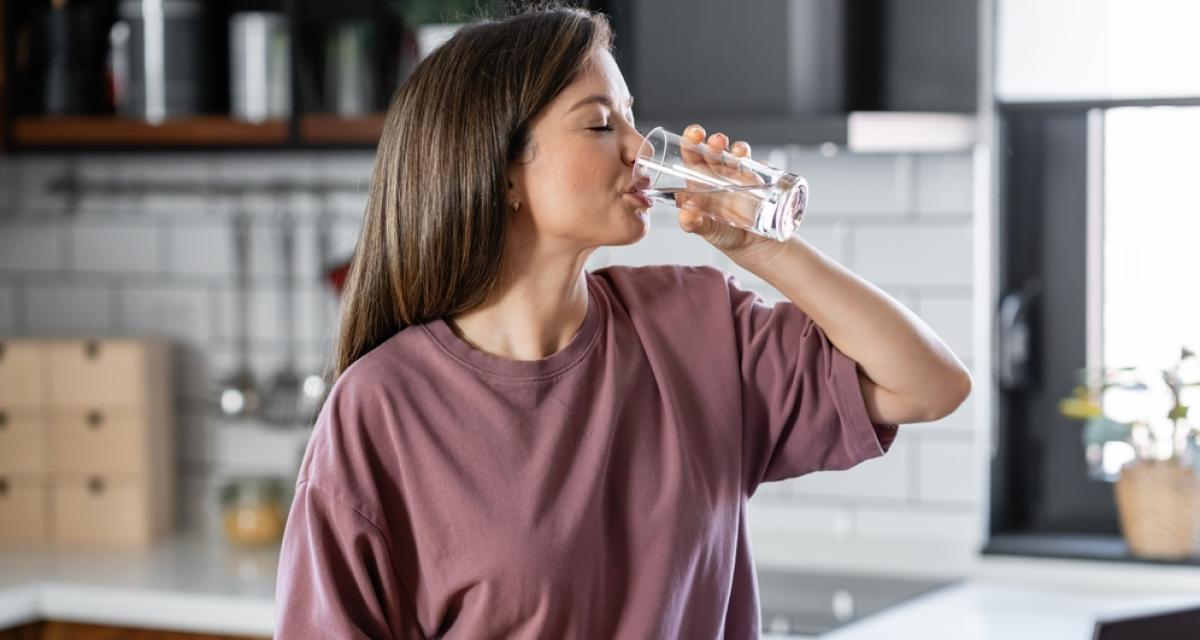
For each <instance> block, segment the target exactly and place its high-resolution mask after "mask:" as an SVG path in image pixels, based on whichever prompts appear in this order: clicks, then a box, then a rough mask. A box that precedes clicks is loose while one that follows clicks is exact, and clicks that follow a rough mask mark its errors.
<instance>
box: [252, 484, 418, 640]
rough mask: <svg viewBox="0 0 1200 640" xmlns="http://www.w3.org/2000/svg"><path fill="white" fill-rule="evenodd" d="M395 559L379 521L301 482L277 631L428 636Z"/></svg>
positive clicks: (284, 560) (282, 574)
mask: <svg viewBox="0 0 1200 640" xmlns="http://www.w3.org/2000/svg"><path fill="white" fill-rule="evenodd" d="M392 561H393V558H392V554H391V551H390V550H389V548H388V545H387V542H386V538H385V537H384V535H383V532H382V531H381V530H380V529H379V528H378V527H377V526H376V525H375V524H374V523H372V522H371V521H370V520H369V519H367V518H366V517H365V516H363V515H362V514H360V513H359V512H357V511H356V510H355V509H354V508H352V507H351V506H350V505H349V504H347V503H345V502H343V501H341V500H339V499H338V498H337V497H335V496H333V495H331V494H329V493H327V492H326V491H324V490H322V489H321V488H319V487H317V486H314V485H313V484H311V483H310V482H307V481H302V482H300V483H299V484H298V485H297V487H296V497H295V500H294V501H293V502H292V509H291V513H290V515H289V516H288V522H287V527H286V529H285V531H284V536H283V548H282V550H281V552H280V557H279V574H278V581H277V583H276V587H275V637H276V638H288V639H289V640H290V639H292V638H372V639H379V638H396V639H399V638H422V637H424V636H423V634H422V632H421V630H420V627H419V626H418V624H417V622H416V618H415V616H414V614H413V610H412V607H411V606H410V605H409V604H408V603H411V602H412V599H411V598H410V597H409V594H408V593H407V592H406V590H405V589H404V587H403V585H402V584H401V583H400V581H399V580H398V579H397V577H396V576H397V572H396V571H395V570H394V567H393V565H392Z"/></svg>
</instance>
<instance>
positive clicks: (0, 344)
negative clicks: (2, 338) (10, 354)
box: [0, 342, 6, 361]
mask: <svg viewBox="0 0 1200 640" xmlns="http://www.w3.org/2000/svg"><path fill="white" fill-rule="evenodd" d="M5 344H6V343H4V342H0V361H3V360H4V345H5Z"/></svg>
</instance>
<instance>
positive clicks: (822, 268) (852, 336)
mask: <svg viewBox="0 0 1200 640" xmlns="http://www.w3.org/2000/svg"><path fill="white" fill-rule="evenodd" d="M735 260H736V258H735ZM739 264H740V265H741V266H742V267H744V268H746V269H747V270H748V271H750V272H751V273H754V274H755V275H757V276H758V277H760V278H762V279H763V280H765V281H766V282H768V283H769V284H771V285H772V286H773V287H775V288H776V289H778V290H779V291H780V292H781V293H783V294H784V295H785V296H787V298H788V300H790V301H791V302H792V303H794V304H795V305H796V306H797V307H799V308H800V309H801V310H802V311H804V312H805V313H806V314H807V315H808V316H809V317H810V318H812V320H813V321H814V322H815V323H817V325H818V326H819V327H821V329H822V330H823V331H824V332H825V334H826V335H827V336H828V337H829V340H830V341H831V342H832V343H833V344H834V346H836V347H837V348H838V349H839V350H840V351H841V352H842V353H845V354H846V355H847V356H849V357H850V358H851V359H852V360H854V361H855V362H857V363H858V364H859V367H860V369H861V370H862V373H863V374H864V375H865V376H866V377H867V378H869V380H870V381H871V382H873V383H874V384H876V385H878V386H879V387H881V388H882V389H883V390H884V391H885V392H886V394H890V395H891V396H893V400H892V401H891V405H892V407H891V412H892V413H891V415H893V416H898V417H903V418H910V419H912V421H920V420H924V419H936V418H937V417H941V416H942V415H945V414H947V413H949V412H950V411H953V410H954V408H956V407H957V406H958V405H959V404H961V403H962V401H963V399H964V398H965V397H966V395H967V394H968V393H969V392H970V386H971V378H970V374H969V372H968V371H967V369H966V368H965V367H964V366H963V364H962V363H961V362H960V361H959V360H958V358H957V357H955V355H954V353H953V352H951V351H950V349H949V348H948V347H946V344H945V343H944V342H942V340H941V338H939V337H938V336H937V334H935V333H934V332H933V330H932V329H930V328H929V326H928V325H926V324H925V322H924V321H922V320H921V319H920V318H918V317H917V316H916V315H915V314H913V313H912V311H910V310H908V309H907V308H905V307H904V305H901V304H900V303H898V302H896V301H895V300H894V299H892V298H891V296H889V295H887V294H886V293H884V292H883V291H881V290H880V289H879V288H878V287H876V286H874V285H872V284H871V283H869V282H867V281H866V280H864V279H862V278H860V277H859V276H858V275H856V274H854V273H853V272H851V271H850V270H849V269H846V268H845V267H843V266H841V265H840V264H838V263H837V262H835V261H834V260H832V259H830V258H829V257H827V256H825V255H824V254H822V253H821V252H820V251H818V250H816V249H815V248H813V247H812V246H811V245H809V244H808V243H807V242H805V241H804V240H803V239H802V238H800V237H799V236H793V237H792V238H791V239H790V240H788V241H787V242H786V243H785V246H784V247H782V249H781V250H780V251H777V252H774V253H773V254H772V255H771V256H770V257H765V258H763V259H762V260H760V261H752V260H746V261H745V262H742V261H739ZM883 404H886V402H885V403H883ZM882 411H883V415H884V417H887V415H888V414H887V411H888V409H887V407H885V408H884V409H883V410H882ZM895 421H908V420H895Z"/></svg>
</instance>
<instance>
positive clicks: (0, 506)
mask: <svg viewBox="0 0 1200 640" xmlns="http://www.w3.org/2000/svg"><path fill="white" fill-rule="evenodd" d="M46 510H47V496H46V482H45V477H44V476H43V475H40V474H39V475H27V474H3V473H0V544H3V545H22V546H24V545H37V544H40V543H42V542H44V541H45V540H46V533H47V524H48V522H49V520H48V519H47V513H46Z"/></svg>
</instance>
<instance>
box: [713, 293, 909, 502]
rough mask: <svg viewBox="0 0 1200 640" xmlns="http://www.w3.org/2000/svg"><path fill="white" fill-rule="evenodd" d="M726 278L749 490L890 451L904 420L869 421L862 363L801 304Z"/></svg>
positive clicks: (856, 462)
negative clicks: (771, 298) (772, 300)
mask: <svg viewBox="0 0 1200 640" xmlns="http://www.w3.org/2000/svg"><path fill="white" fill-rule="evenodd" d="M725 281H726V285H727V290H728V292H729V299H730V303H731V306H732V312H733V321H734V333H735V334H736V340H737V348H738V357H739V360H740V363H739V364H740V368H741V382H742V443H743V456H744V460H743V462H744V464H743V470H744V474H745V477H744V481H745V482H746V487H747V492H748V494H749V495H753V493H754V490H755V489H756V488H757V487H758V485H759V484H761V483H763V482H772V481H777V480H784V479H787V478H794V477H797V476H801V475H804V474H806V473H811V472H813V471H825V470H838V469H848V468H850V467H852V466H854V465H856V464H858V463H859V462H862V461H864V460H868V459H870V458H874V457H878V456H881V455H883V454H884V453H885V452H887V450H888V449H889V448H890V447H891V444H892V441H893V439H894V438H895V437H896V432H897V430H898V425H896V424H889V423H874V422H872V421H871V419H870V416H869V414H868V413H867V408H866V403H865V402H864V400H863V396H862V387H861V384H860V383H859V379H858V365H857V363H856V362H854V360H851V359H850V358H849V357H848V356H846V355H845V354H844V353H842V352H841V351H839V350H838V349H837V347H835V346H834V345H833V343H832V342H830V340H829V338H828V337H827V336H826V335H825V332H824V331H823V330H822V329H821V327H819V326H818V325H817V324H816V323H815V322H813V321H812V319H811V318H809V316H808V315H807V314H805V313H804V312H803V311H801V310H800V308H799V307H797V306H796V305H794V304H792V303H790V302H787V301H782V302H779V303H777V304H775V305H774V306H770V305H767V304H766V303H764V302H763V300H762V298H761V297H760V296H759V295H758V294H757V293H755V292H753V291H747V290H744V289H742V288H741V287H740V286H739V285H738V282H737V279H736V277H734V276H733V275H730V274H726V276H725Z"/></svg>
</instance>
